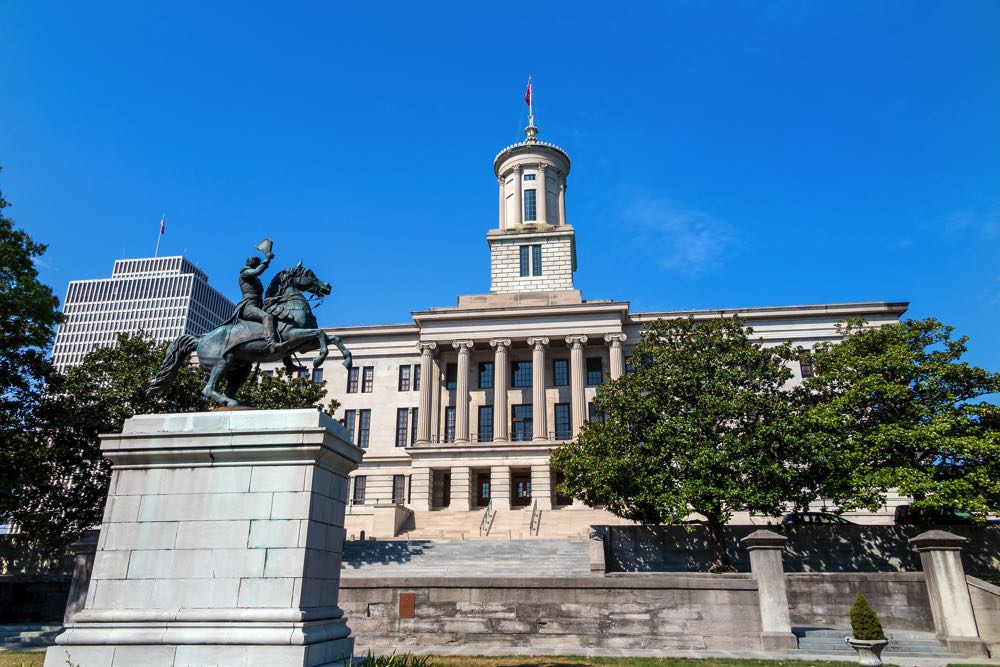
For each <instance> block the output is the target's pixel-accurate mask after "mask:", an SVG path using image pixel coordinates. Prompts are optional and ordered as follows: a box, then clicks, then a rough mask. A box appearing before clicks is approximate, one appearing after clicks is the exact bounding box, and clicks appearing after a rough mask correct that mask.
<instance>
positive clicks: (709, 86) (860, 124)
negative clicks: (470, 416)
mask: <svg viewBox="0 0 1000 667" xmlns="http://www.w3.org/2000/svg"><path fill="white" fill-rule="evenodd" d="M518 7H520V6H513V5H512V6H505V5H502V4H497V3H468V2H463V3H454V4H447V3H421V4H417V3H399V4H392V3H319V2H317V3H285V4H284V5H279V4H275V3H239V4H237V3H186V2H176V1H175V2H144V3H131V2H103V3H89V4H79V3H66V4H63V5H48V4H45V3H37V2H29V1H14V2H9V1H8V2H5V3H4V4H3V5H0V91H2V92H3V101H2V103H0V166H2V167H3V172H2V173H0V189H2V191H3V193H4V196H5V197H6V198H7V199H8V200H9V201H10V202H11V203H12V205H13V206H12V207H11V208H10V209H8V210H7V212H8V214H9V215H10V217H12V218H13V219H14V221H15V223H16V224H17V225H19V226H21V227H23V228H25V229H26V230H27V231H28V232H29V233H31V234H32V236H34V237H35V238H36V239H38V240H40V241H43V242H45V243H48V244H49V251H48V253H47V254H46V255H45V257H44V258H43V260H42V262H41V264H40V269H41V275H42V279H43V280H44V281H46V282H48V283H49V284H51V285H52V286H53V287H54V288H55V290H56V292H57V293H58V294H60V296H62V295H64V293H65V289H66V284H67V282H68V281H69V280H70V279H74V278H95V277H102V276H105V275H108V274H109V273H110V270H111V266H112V263H113V260H114V259H115V258H118V257H138V256H149V255H151V254H152V252H153V248H154V246H155V242H156V234H157V229H158V223H159V219H160V215H161V213H166V216H167V233H166V235H165V237H164V239H163V243H162V246H161V249H160V252H161V254H186V255H188V256H189V257H191V258H192V259H193V260H195V261H196V262H197V263H198V264H199V265H200V266H201V267H202V268H204V269H205V270H206V271H207V272H208V274H209V277H210V280H211V281H212V282H213V284H215V285H216V286H217V287H219V288H220V289H222V290H223V291H224V292H226V293H227V294H229V295H230V296H231V297H235V296H236V294H237V285H236V280H235V276H236V272H237V270H238V268H239V266H240V265H241V263H242V261H243V259H244V258H245V257H246V256H247V255H248V254H251V253H252V252H253V246H254V244H255V243H256V242H257V241H259V240H260V239H261V238H262V237H264V236H271V237H272V238H273V239H274V241H275V251H276V254H277V256H278V259H277V260H276V266H281V265H284V264H291V263H294V262H296V261H298V260H299V259H301V260H303V262H304V263H305V264H307V265H309V266H311V267H313V268H314V269H315V270H316V272H317V273H318V274H319V275H320V276H321V277H323V278H324V279H326V280H329V281H330V282H331V283H333V285H334V296H333V297H332V298H330V299H327V301H326V303H325V304H324V306H323V307H322V309H321V310H320V312H319V319H320V322H321V323H322V324H325V325H344V324H366V323H380V322H403V321H406V320H407V319H408V317H409V313H410V311H412V310H418V309H423V308H426V307H430V306H443V305H451V304H453V303H454V302H455V299H456V295H457V294H459V293H482V292H486V291H488V289H489V255H488V249H487V246H486V241H485V234H486V231H487V230H488V229H490V228H491V227H493V226H494V225H495V224H496V217H497V216H496V199H497V195H496V181H495V179H494V176H493V173H492V161H493V157H494V156H495V154H496V153H497V151H498V150H499V149H501V148H502V147H504V146H505V145H507V144H510V143H513V142H515V141H517V140H519V139H520V137H521V136H523V135H522V134H521V131H520V130H521V128H522V127H523V126H524V124H525V121H526V116H527V108H526V107H525V105H524V103H523V101H522V95H523V91H524V84H525V80H526V79H527V76H528V75H529V74H531V75H533V77H534V80H535V94H536V102H537V104H536V117H537V124H538V125H539V127H540V129H541V138H542V139H544V140H547V141H551V142H553V143H556V144H558V145H560V146H562V147H563V148H565V149H566V150H567V152H568V153H569V154H570V157H571V158H572V160H573V170H572V173H571V174H570V177H569V187H568V191H567V216H568V218H569V222H570V223H571V224H573V225H574V226H575V228H576V230H577V241H578V247H577V252H578V262H579V269H578V271H577V274H576V280H577V286H578V287H579V288H581V289H582V290H583V292H584V296H585V298H614V299H623V300H629V301H631V303H632V307H633V308H634V309H638V310H660V309H679V308H719V307H737V306H758V305H783V304H802V303H821V302H840V301H860V300H908V301H911V302H912V306H911V311H910V315H911V316H914V317H925V316H935V317H938V318H939V319H942V320H943V321H945V322H947V323H950V324H953V325H954V326H956V327H957V329H958V331H959V332H960V333H964V334H968V335H969V336H971V338H972V340H971V349H970V355H969V359H970V361H973V362H975V363H977V364H980V365H983V366H986V367H987V368H990V369H992V370H1000V349H998V346H997V334H996V330H997V327H998V325H1000V316H998V312H1000V262H998V258H1000V252H998V251H1000V86H998V81H1000V77H998V74H1000V39H997V35H998V34H1000V3H997V2H976V1H974V0H963V1H961V2H952V3H937V2H929V1H921V2H898V1H896V2H877V1H873V0H865V1H863V2H848V1H838V2H826V3H823V2H806V1H804V0H802V1H796V2H772V3H765V2H757V1H755V2H716V3H705V2H700V1H699V2H646V3H644V2H627V3H617V4H614V5H611V4H608V3H587V2H573V3H540V4H536V5H534V6H532V7H531V11H528V10H527V6H525V9H524V11H521V10H519V9H518Z"/></svg>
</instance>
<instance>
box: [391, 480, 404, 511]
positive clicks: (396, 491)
mask: <svg viewBox="0 0 1000 667" xmlns="http://www.w3.org/2000/svg"><path fill="white" fill-rule="evenodd" d="M392 502H394V503H396V504H397V505H400V504H402V503H404V502H406V476H405V475H393V476H392Z"/></svg>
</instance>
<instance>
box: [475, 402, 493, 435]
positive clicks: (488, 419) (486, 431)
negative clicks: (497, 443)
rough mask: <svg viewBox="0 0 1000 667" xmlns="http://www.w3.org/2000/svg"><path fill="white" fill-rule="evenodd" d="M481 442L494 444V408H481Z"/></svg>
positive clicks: (486, 406) (487, 406)
mask: <svg viewBox="0 0 1000 667" xmlns="http://www.w3.org/2000/svg"><path fill="white" fill-rule="evenodd" d="M478 437H479V442H493V406H492V405H480V406H479V434H478Z"/></svg>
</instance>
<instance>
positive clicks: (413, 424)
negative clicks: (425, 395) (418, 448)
mask: <svg viewBox="0 0 1000 667" xmlns="http://www.w3.org/2000/svg"><path fill="white" fill-rule="evenodd" d="M417 368H418V369H419V368H420V367H419V366H417ZM418 423H419V421H418V419H417V408H413V413H412V414H411V415H410V444H411V445H412V444H413V443H415V442H416V441H417V424H418Z"/></svg>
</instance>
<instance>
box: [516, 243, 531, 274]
mask: <svg viewBox="0 0 1000 667" xmlns="http://www.w3.org/2000/svg"><path fill="white" fill-rule="evenodd" d="M518 250H519V251H520V259H521V272H520V273H521V277H522V278H524V277H525V276H530V275H531V254H530V253H531V246H527V245H523V246H521V247H520V248H518Z"/></svg>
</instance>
